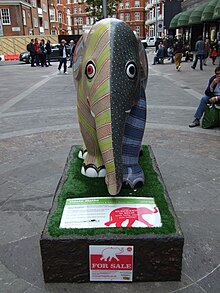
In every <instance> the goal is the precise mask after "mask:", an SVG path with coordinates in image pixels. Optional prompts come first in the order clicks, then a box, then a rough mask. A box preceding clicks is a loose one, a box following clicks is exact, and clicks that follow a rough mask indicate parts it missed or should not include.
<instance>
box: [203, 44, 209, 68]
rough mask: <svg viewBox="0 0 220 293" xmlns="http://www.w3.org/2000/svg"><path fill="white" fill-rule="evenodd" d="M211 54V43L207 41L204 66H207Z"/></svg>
mask: <svg viewBox="0 0 220 293" xmlns="http://www.w3.org/2000/svg"><path fill="white" fill-rule="evenodd" d="M209 53H210V43H209V39H206V40H205V54H204V66H206V65H207V64H206V63H207V58H208V57H209Z"/></svg>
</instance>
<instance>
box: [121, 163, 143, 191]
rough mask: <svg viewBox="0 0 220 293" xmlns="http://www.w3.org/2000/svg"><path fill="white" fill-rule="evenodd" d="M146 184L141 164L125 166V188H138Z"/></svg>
mask: <svg viewBox="0 0 220 293" xmlns="http://www.w3.org/2000/svg"><path fill="white" fill-rule="evenodd" d="M143 185H144V173H143V171H142V169H141V167H140V165H135V166H131V167H127V166H125V167H124V171H123V185H122V187H123V188H130V189H136V188H140V187H142V186H143Z"/></svg>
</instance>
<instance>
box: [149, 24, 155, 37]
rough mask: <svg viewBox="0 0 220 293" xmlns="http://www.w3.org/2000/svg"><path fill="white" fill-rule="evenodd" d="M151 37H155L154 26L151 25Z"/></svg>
mask: <svg viewBox="0 0 220 293" xmlns="http://www.w3.org/2000/svg"><path fill="white" fill-rule="evenodd" d="M150 37H154V27H153V26H151V27H150Z"/></svg>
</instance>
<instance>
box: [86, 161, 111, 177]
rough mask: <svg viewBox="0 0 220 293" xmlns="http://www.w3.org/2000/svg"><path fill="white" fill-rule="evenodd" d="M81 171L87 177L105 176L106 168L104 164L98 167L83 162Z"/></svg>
mask: <svg viewBox="0 0 220 293" xmlns="http://www.w3.org/2000/svg"><path fill="white" fill-rule="evenodd" d="M81 173H82V174H83V175H84V176H87V177H93V178H95V177H105V175H106V170H105V167H104V166H100V167H98V168H97V167H96V166H95V165H94V164H88V165H85V164H83V166H82V169H81Z"/></svg>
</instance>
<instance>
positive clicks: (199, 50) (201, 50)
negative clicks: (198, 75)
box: [191, 36, 205, 70]
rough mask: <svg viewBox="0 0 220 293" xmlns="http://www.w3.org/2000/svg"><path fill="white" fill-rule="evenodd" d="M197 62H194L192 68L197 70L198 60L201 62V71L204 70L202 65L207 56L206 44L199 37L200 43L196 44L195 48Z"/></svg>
mask: <svg viewBox="0 0 220 293" xmlns="http://www.w3.org/2000/svg"><path fill="white" fill-rule="evenodd" d="M195 51H196V55H195V60H194V62H193V65H192V66H191V68H192V69H196V65H197V62H198V59H199V60H200V70H203V68H202V65H203V60H204V55H205V42H204V41H203V39H202V37H201V36H200V37H198V41H197V42H196V46H195Z"/></svg>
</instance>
